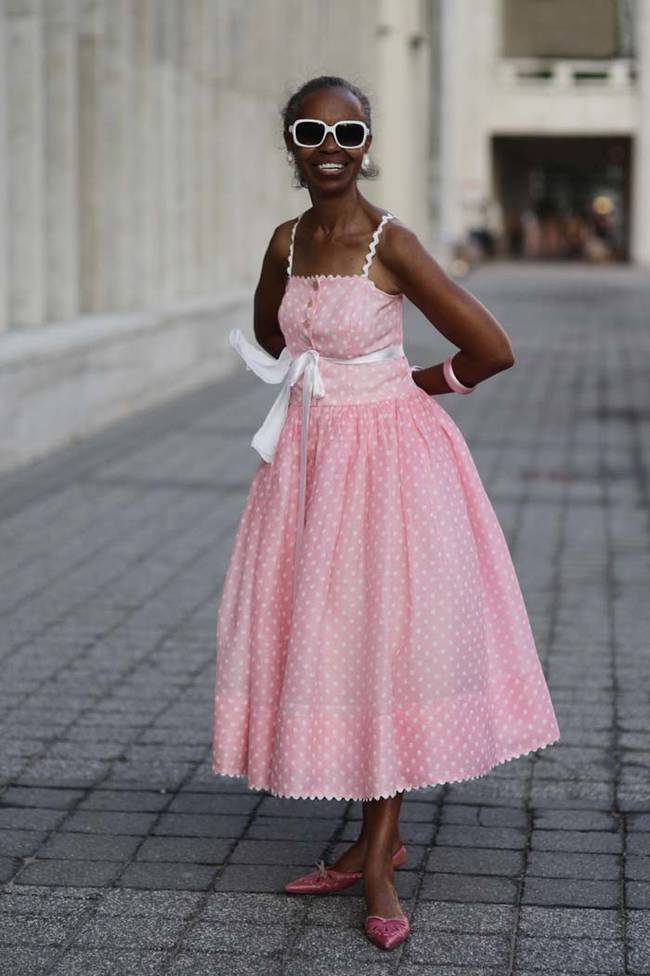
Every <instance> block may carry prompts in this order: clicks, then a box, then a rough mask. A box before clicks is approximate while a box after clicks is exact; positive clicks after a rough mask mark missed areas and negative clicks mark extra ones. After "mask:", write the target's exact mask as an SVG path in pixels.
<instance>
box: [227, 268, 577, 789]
mask: <svg viewBox="0 0 650 976" xmlns="http://www.w3.org/2000/svg"><path fill="white" fill-rule="evenodd" d="M279 322H280V327H281V329H282V332H283V334H284V336H285V338H286V343H287V347H288V348H289V351H290V352H291V354H292V355H294V354H296V353H299V352H301V351H303V350H304V349H305V348H306V347H309V346H312V347H313V348H316V349H318V350H319V351H320V352H321V353H323V354H324V355H327V356H338V357H343V356H357V355H362V354H364V353H367V352H370V351H372V350H373V349H377V348H380V347H382V346H385V345H387V344H389V343H399V342H401V341H402V334H403V333H402V296H401V295H398V296H390V295H387V294H385V293H384V292H383V291H381V290H380V289H379V288H377V287H376V286H375V285H374V283H373V282H372V281H370V279H369V278H367V277H365V276H363V275H358V276H338V275H335V276H324V275H320V276H310V277H305V278H299V277H296V276H290V277H289V280H288V285H287V289H286V291H285V295H284V298H283V300H282V304H281V307H280V312H279ZM321 372H322V375H323V380H324V384H325V390H326V395H325V397H323V398H322V399H314V400H313V401H312V409H311V413H310V419H309V434H308V457H307V494H306V513H305V514H306V521H305V530H304V539H303V547H302V552H301V555H300V566H299V567H298V572H299V579H298V587H297V591H296V594H295V602H294V604H293V605H292V600H291V594H292V579H293V569H294V564H293V559H294V550H293V543H294V539H295V526H296V518H297V506H298V476H299V447H300V424H301V403H300V397H301V383H300V382H299V383H297V384H296V385H295V386H294V387H293V389H292V392H291V397H290V402H289V409H288V414H287V420H286V422H285V425H284V428H283V430H282V434H281V436H280V441H279V443H278V447H277V451H276V454H275V457H274V460H273V462H272V463H270V464H268V463H266V462H264V461H260V463H259V465H258V467H257V469H256V471H255V473H254V475H253V479H252V482H251V485H250V489H249V492H248V496H247V498H246V501H245V503H244V507H243V511H242V514H241V517H240V521H239V524H238V528H237V532H236V535H235V539H234V543H233V548H232V551H231V554H230V560H229V563H228V567H227V571H226V575H225V579H224V584H223V589H222V594H221V599H220V602H219V607H218V613H217V628H216V638H217V662H216V664H217V666H216V681H215V693H214V724H213V744H212V745H213V748H212V771H213V772H214V773H215V774H218V775H227V776H244V777H246V778H247V780H248V785H249V787H250V788H251V789H255V790H266V791H269V792H271V793H272V794H274V795H276V796H287V797H295V798H309V799H321V798H326V799H355V800H369V799H378V798H380V797H388V796H393V795H394V794H395V793H397V792H398V791H401V790H404V789H417V788H421V787H426V786H431V785H436V784H438V783H448V782H460V781H462V780H466V779H475V778H477V777H478V776H481V775H484V774H485V773H486V772H488V771H489V770H490V769H492V768H493V767H494V766H495V765H497V764H499V763H502V762H505V761H508V760H510V759H513V758H516V757H517V756H520V755H523V754H525V753H527V752H530V751H532V750H534V749H538V748H541V747H543V746H546V745H549V744H551V743H553V742H556V741H558V739H559V737H560V734H559V727H558V724H557V720H556V716H555V713H554V710H553V705H552V702H551V699H550V695H549V691H548V687H547V684H546V681H545V678H544V674H543V671H542V667H541V664H540V661H539V657H538V654H537V650H536V647H535V642H534V638H533V634H532V631H531V628H530V623H529V620H528V615H527V612H526V607H525V604H524V600H523V597H522V593H521V590H520V587H519V583H518V580H517V577H516V574H515V569H514V566H513V563H512V559H511V556H510V552H509V549H508V545H507V542H506V539H505V537H504V534H503V531H502V529H501V527H500V525H499V522H498V520H497V516H496V513H495V511H494V509H493V507H492V505H491V503H490V500H489V498H488V496H487V494H486V491H485V489H484V487H483V484H482V482H481V480H480V477H479V474H478V471H477V468H476V466H475V464H474V461H473V459H472V456H471V454H470V451H469V448H468V447H467V444H466V442H465V440H464V438H463V436H462V434H461V432H460V430H459V428H458V427H457V426H456V424H455V423H454V421H453V420H452V419H451V417H450V416H449V414H447V412H446V411H445V410H444V409H443V408H442V407H441V406H440V404H439V403H438V402H437V401H436V400H435V398H433V397H430V396H429V395H428V394H426V393H424V391H422V390H420V388H419V387H418V386H416V384H415V383H414V382H413V379H412V377H411V374H410V368H409V364H408V361H407V360H406V358H404V359H398V360H388V361H384V362H380V363H373V364H366V365H343V364H334V363H327V362H322V363H321ZM478 395H479V396H480V394H478Z"/></svg>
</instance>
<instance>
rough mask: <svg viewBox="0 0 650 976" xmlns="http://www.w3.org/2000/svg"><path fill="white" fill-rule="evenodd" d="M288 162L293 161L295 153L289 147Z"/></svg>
mask: <svg viewBox="0 0 650 976" xmlns="http://www.w3.org/2000/svg"><path fill="white" fill-rule="evenodd" d="M287 162H288V163H292V162H293V153H292V152H291V151H290V150H289V149H287Z"/></svg>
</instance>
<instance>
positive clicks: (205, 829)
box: [152, 813, 248, 837]
mask: <svg viewBox="0 0 650 976" xmlns="http://www.w3.org/2000/svg"><path fill="white" fill-rule="evenodd" d="M247 825H248V817H234V816H233V817H231V816H228V815H223V816H221V815H220V814H215V816H213V817H211V816H208V815H207V814H205V815H204V814H201V815H197V816H194V815H193V814H189V813H188V814H185V813H163V814H161V816H160V819H159V821H158V823H157V824H156V826H155V827H154V828H153V831H152V833H154V834H161V835H163V834H164V835H167V836H170V837H239V836H240V834H242V833H243V831H244V830H245V829H246V827H247Z"/></svg>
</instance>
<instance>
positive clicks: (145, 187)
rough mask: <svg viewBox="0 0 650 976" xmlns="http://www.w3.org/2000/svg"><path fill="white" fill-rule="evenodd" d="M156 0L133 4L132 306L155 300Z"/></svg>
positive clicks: (156, 263)
mask: <svg viewBox="0 0 650 976" xmlns="http://www.w3.org/2000/svg"><path fill="white" fill-rule="evenodd" d="M157 11H158V3H157V0H138V2H137V3H136V4H135V5H134V7H133V18H134V23H133V102H132V120H133V121H132V125H131V143H132V146H133V157H132V160H133V171H134V186H133V202H132V213H133V224H132V241H133V244H132V248H131V265H132V268H133V300H134V303H135V306H136V307H137V308H145V307H147V306H149V305H156V304H158V301H159V294H158V271H157V268H158V258H157V251H158V240H159V221H160V211H159V207H158V200H159V159H158V154H157V152H156V135H157V133H156V114H155V105H156V84H155V78H156V72H155V61H154V53H155V30H156V23H157V16H158V14H157Z"/></svg>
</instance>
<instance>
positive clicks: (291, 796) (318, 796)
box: [212, 735, 561, 802]
mask: <svg viewBox="0 0 650 976" xmlns="http://www.w3.org/2000/svg"><path fill="white" fill-rule="evenodd" d="M560 738H561V736H559V735H558V736H557V737H556V738H555V739H551V740H550V741H549V742H544V743H543V744H542V745H540V746H535V747H534V748H533V749H526V750H525V751H524V752H518V753H517V754H516V755H514V756H506V758H505V759H499V760H497V762H495V763H493V764H492V765H491V766H489V767H488V768H487V769H484V770H483V772H482V773H476V775H475V776H464V777H462V778H461V779H444V780H438V782H437V783H414V784H411V785H404V786H398V787H396V789H395V790H393V792H392V793H379V794H378V795H377V796H334V795H332V796H328V795H327V794H326V793H313V794H311V793H307V794H303V793H298V794H296V793H276V792H275V791H274V790H272V789H270V788H269V787H268V786H254V785H253V784H252V783H249V784H248V788H249V789H251V790H262V791H264V792H266V793H270V794H271V796H278V797H281V798H282V799H285V800H354V801H358V802H365V801H368V800H389V799H390V798H391V797H393V796H396V795H397V794H398V793H402V792H403V791H409V792H410V791H411V790H426V789H431V787H433V786H447V785H450V784H451V783H468V782H470V781H471V780H475V779H481V778H482V777H483V776H487V774H488V773H490V772H492V770H493V769H495V768H496V767H497V766H503V765H504V763H507V762H512V761H513V760H514V759H521V758H522V757H523V756H530V755H531V754H532V753H535V752H538V751H539V750H540V749H547V748H548V747H549V746H554V745H555V744H556V743H558V742H559V741H560ZM212 772H213V773H214V775H215V776H231V777H234V778H235V779H242V778H243V779H248V776H247V774H246V773H228V772H225V771H224V770H220V769H215V768H214V766H213V767H212Z"/></svg>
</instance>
